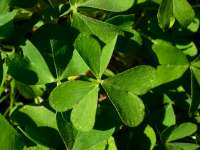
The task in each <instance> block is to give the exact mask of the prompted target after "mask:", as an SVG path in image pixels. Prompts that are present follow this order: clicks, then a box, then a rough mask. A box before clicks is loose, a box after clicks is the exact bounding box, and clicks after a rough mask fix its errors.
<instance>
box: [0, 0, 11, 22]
mask: <svg viewBox="0 0 200 150" xmlns="http://www.w3.org/2000/svg"><path fill="white" fill-rule="evenodd" d="M9 3H10V0H1V1H0V14H4V13H6V12H8V11H9ZM0 22H1V21H0Z"/></svg>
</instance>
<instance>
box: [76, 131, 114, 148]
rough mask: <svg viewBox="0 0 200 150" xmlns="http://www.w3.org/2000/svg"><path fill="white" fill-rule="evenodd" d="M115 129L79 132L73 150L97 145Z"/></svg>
mask: <svg viewBox="0 0 200 150" xmlns="http://www.w3.org/2000/svg"><path fill="white" fill-rule="evenodd" d="M113 131H114V130H113V129H109V130H105V131H100V130H91V131H89V132H79V133H78V135H77V138H76V140H75V143H74V146H73V150H83V149H85V150H87V149H90V148H92V147H95V146H96V145H98V144H99V143H101V142H102V141H105V140H107V139H109V137H111V135H112V133H113Z"/></svg>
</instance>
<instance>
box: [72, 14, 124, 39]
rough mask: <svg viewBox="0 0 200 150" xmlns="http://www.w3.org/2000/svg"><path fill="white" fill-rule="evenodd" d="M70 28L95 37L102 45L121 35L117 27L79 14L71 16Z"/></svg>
mask: <svg viewBox="0 0 200 150" xmlns="http://www.w3.org/2000/svg"><path fill="white" fill-rule="evenodd" d="M72 26H73V27H75V28H77V29H78V30H79V31H80V32H82V33H88V34H92V35H95V36H97V37H98V38H99V39H100V40H101V41H103V42H104V43H109V42H110V41H112V40H113V38H114V37H116V35H118V34H122V32H121V31H120V30H119V29H118V28H117V26H114V25H112V24H109V23H106V22H103V21H100V20H96V19H93V18H90V17H87V16H85V15H82V14H80V13H74V14H73V18H72ZM105 33H106V34H105Z"/></svg>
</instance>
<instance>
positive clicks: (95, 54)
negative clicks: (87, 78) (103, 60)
mask: <svg viewBox="0 0 200 150" xmlns="http://www.w3.org/2000/svg"><path fill="white" fill-rule="evenodd" d="M75 48H76V50H77V51H78V53H79V54H80V56H81V57H82V58H83V60H84V61H85V63H86V64H87V65H88V66H89V67H90V69H91V70H92V72H93V73H94V75H95V76H96V77H97V78H99V77H100V75H99V73H100V56H101V47H100V44H99V43H98V41H97V40H95V39H94V38H92V37H91V36H89V35H85V34H80V35H79V36H78V38H77V39H76V41H75Z"/></svg>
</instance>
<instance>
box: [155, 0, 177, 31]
mask: <svg viewBox="0 0 200 150" xmlns="http://www.w3.org/2000/svg"><path fill="white" fill-rule="evenodd" d="M157 16H158V22H159V25H160V27H161V28H162V29H163V30H165V29H167V28H171V27H172V26H173V24H174V22H175V18H174V16H173V0H162V2H161V4H160V7H159V10H158V14H157Z"/></svg>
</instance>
